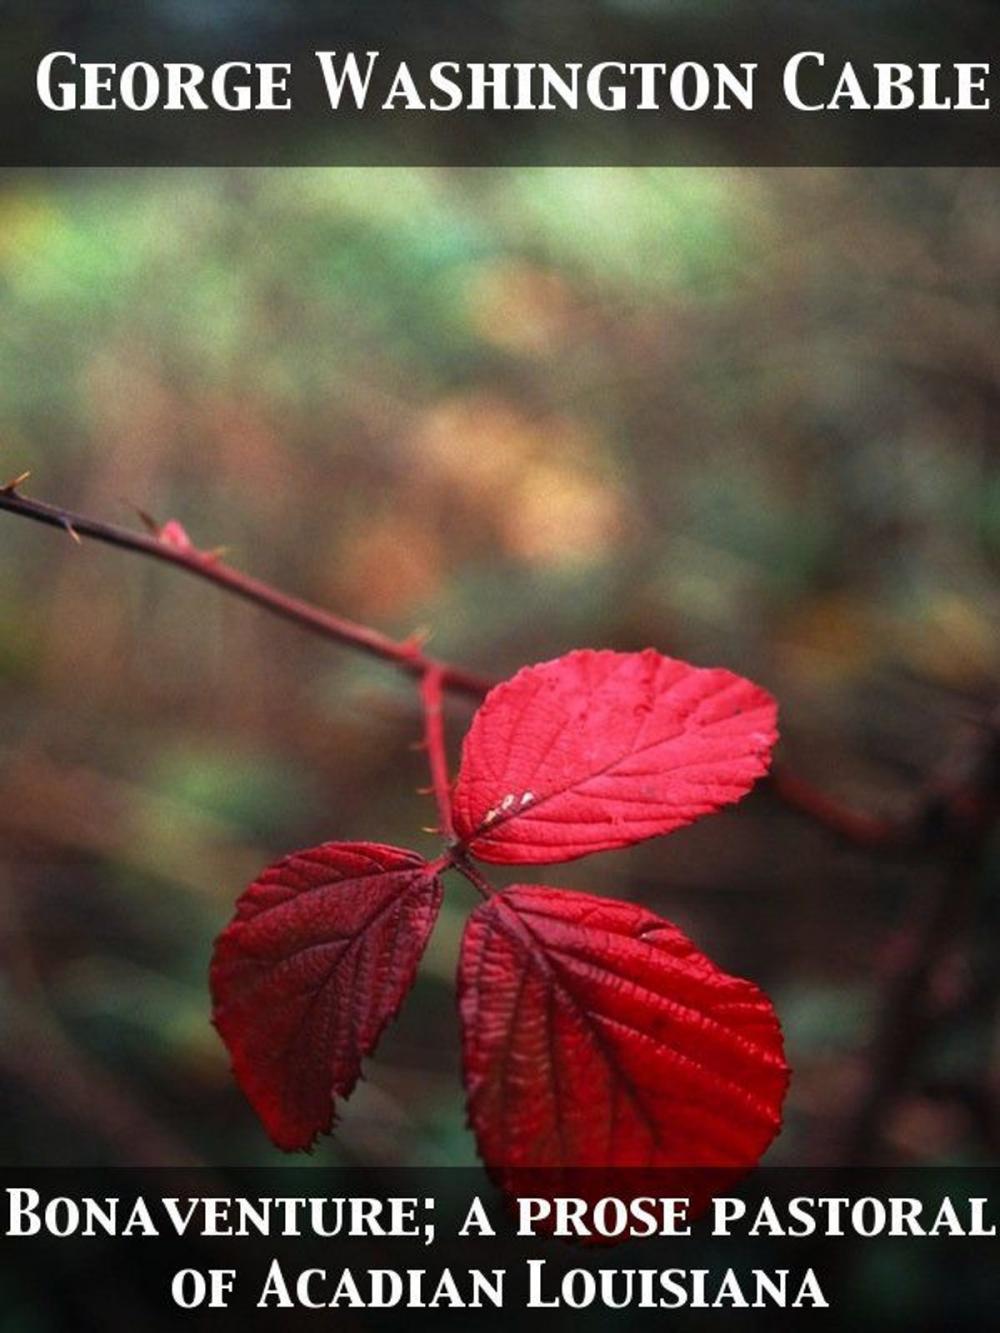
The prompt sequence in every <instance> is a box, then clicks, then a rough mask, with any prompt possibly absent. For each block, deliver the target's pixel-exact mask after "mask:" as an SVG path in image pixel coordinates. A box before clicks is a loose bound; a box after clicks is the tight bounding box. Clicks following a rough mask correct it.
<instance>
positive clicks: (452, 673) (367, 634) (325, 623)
mask: <svg viewBox="0 0 1000 1333" xmlns="http://www.w3.org/2000/svg"><path fill="white" fill-rule="evenodd" d="M28 475H29V474H28V473H23V474H22V475H21V476H20V477H16V478H15V479H14V480H13V481H10V482H8V483H7V485H6V486H3V487H0V510H7V511H8V512H9V513H11V514H19V515H20V516H21V517H22V518H28V519H32V520H33V521H34V522H36V523H44V524H47V525H48V526H49V527H53V528H59V529H61V530H62V531H63V532H66V533H68V534H69V535H70V536H71V537H73V538H74V539H75V540H76V541H79V540H80V539H81V538H83V537H88V538H90V539H92V540H93V541H98V542H103V543H105V545H108V546H116V547H118V548H119V549H121V550H126V551H134V552H136V553H138V554H139V555H146V556H150V557H151V558H152V559H154V560H159V561H162V562H163V563H165V564H168V565H175V566H176V567H177V568H179V569H183V570H185V571H186V572H187V573H188V574H193V575H195V576H196V577H197V578H200V579H204V580H205V581H206V582H208V583H214V584H215V586H216V587H218V588H222V589H224V590H225V591H226V592H231V593H234V594H235V595H236V596H237V597H242V598H243V599H244V600H245V601H248V602H253V603H254V604H255V605H257V606H261V607H263V608H264V609H265V610H267V611H272V612H273V613H274V614H275V615H278V616H281V617H282V618H283V619H285V620H290V621H292V622H293V623H294V624H297V625H300V626H301V627H302V628H304V629H308V630H312V631H313V632H314V633H316V634H320V635H322V636H323V637H324V638H326V639H331V640H333V641H334V642H335V643H342V644H346V645H347V646H349V647H352V648H358V649H360V650H361V651H362V652H366V653H369V654H370V655H372V656H374V657H378V658H381V659H382V660H383V661H387V662H392V663H393V664H395V665H396V666H398V667H400V668H401V669H402V670H403V671H406V672H408V673H409V674H410V675H411V676H415V677H417V678H418V679H419V680H426V679H427V677H428V676H429V675H433V677H434V679H435V681H436V683H437V686H436V687H437V689H438V690H439V692H440V690H449V691H451V692H452V693H456V694H464V695H466V696H469V697H471V698H474V699H481V698H482V697H483V695H485V694H486V693H487V691H488V690H490V689H491V688H492V686H493V684H494V682H493V681H492V680H490V679H488V678H487V677H485V676H479V675H475V674H474V673H472V672H469V671H465V670H464V669H463V668H461V667H456V666H451V665H450V664H449V663H447V662H441V661H438V660H437V659H436V658H433V657H429V656H427V655H426V654H425V653H423V651H422V649H421V644H420V642H419V640H417V639H416V638H411V639H406V640H396V639H390V638H389V637H388V636H387V635H385V634H380V633H379V632H378V630H374V629H370V628H369V627H368V626H367V625H359V624H357V623H356V622H355V621H352V620H347V619H345V618H344V617H342V616H335V615H332V614H331V613H330V612H328V611H323V610H321V609H320V608H319V607H317V606H313V605H311V603H309V602H304V601H301V600H300V599H299V598H297V597H290V596H288V595H287V594H286V593H283V592H281V591H280V590H279V589H277V588H274V587H272V586H271V585H270V584H268V583H264V582H263V581H262V580H261V579H255V578H252V577H250V575H248V574H242V573H240V571H239V570H237V569H234V568H233V567H232V566H231V565H228V564H226V563H225V562H224V561H223V560H222V559H221V558H220V555H219V553H218V552H216V551H201V550H199V549H198V548H197V547H195V546H194V545H193V544H192V543H191V541H190V539H189V538H188V536H187V533H186V532H185V531H184V529H183V528H182V527H181V525H180V524H179V523H177V522H170V523H166V524H164V525H163V526H162V527H160V526H158V525H157V524H155V523H153V522H152V521H151V520H149V519H145V522H146V525H147V527H148V528H150V532H148V533H143V532H137V531H134V530H132V529H129V528H123V527H119V526H117V525H115V524H111V523H102V522H99V521H97V520H95V519H91V518H87V517H86V516H85V515H83V514H75V513H73V512H71V511H70V510H68V509H62V508H59V507H57V506H56V505H50V504H44V503H43V502H42V501H40V500H29V499H28V498H27V497H26V496H23V495H21V494H19V492H18V487H19V486H20V485H21V484H22V482H24V481H25V479H26V478H27V476H28ZM771 777H772V781H773V790H774V791H775V792H776V794H777V795H778V796H779V797H780V799H781V800H782V801H783V802H784V803H785V805H787V806H788V807H789V808H791V809H793V810H796V811H798V812H799V813H800V814H802V815H805V816H806V817H807V818H809V819H811V820H812V821H813V822H815V823H818V824H820V825H822V826H823V827H824V828H826V829H828V830H830V831H831V832H832V833H834V834H836V835H837V836H838V837H840V838H843V839H845V840H846V841H848V842H850V843H853V844H855V845H857V846H862V847H885V848H888V849H892V848H895V847H897V846H899V845H901V844H905V843H906V842H907V841H908V836H909V833H910V831H911V826H910V824H909V822H908V821H904V822H899V823H896V822H893V821H890V820H883V819H879V818H877V817H874V816H871V815H867V814H862V813H858V812H856V811H853V810H850V809H847V808H845V807H843V806H841V805H840V804H839V803H838V802H836V801H834V800H832V799H831V798H830V797H829V796H826V795H824V794H823V793H821V792H818V791H816V790H815V789H814V788H813V787H811V786H810V785H809V784H808V783H806V782H805V781H804V780H803V779H801V778H798V777H796V776H794V775H793V774H791V773H789V772H788V771H787V770H786V769H784V768H780V767H776V768H775V769H774V770H772V774H771ZM437 781H438V779H437V778H435V782H436V783H437ZM438 803H439V806H440V795H438Z"/></svg>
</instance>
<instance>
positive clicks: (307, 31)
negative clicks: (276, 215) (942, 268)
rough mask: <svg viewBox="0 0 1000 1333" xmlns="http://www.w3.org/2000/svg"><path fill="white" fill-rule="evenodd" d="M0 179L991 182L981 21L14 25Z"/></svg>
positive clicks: (168, 17) (992, 77)
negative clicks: (398, 172) (870, 172)
mask: <svg viewBox="0 0 1000 1333" xmlns="http://www.w3.org/2000/svg"><path fill="white" fill-rule="evenodd" d="M2 12H3V19H2V22H3V40H2V45H0V98H2V101H3V106H2V114H0V165H3V166H7V167H22V166H83V167H85V166H132V165H148V166H167V165H178V166H181V165H191V166H198V165H205V166H208V165H284V164H329V165H365V164H371V165H389V164H401V165H439V164H440V165H452V166H492V165H503V164H535V163H537V164H564V165H588V164H589V165H593V164H636V165H670V164H689V165H691V164H703V165H719V166H721V165H759V166H764V165H775V166H797V165H830V166H840V165H844V166H846V165H870V166H889V165H896V166H900V165H914V166H916V165H923V166H930V165H983V166H985V165H995V164H1000V16H998V15H997V13H996V11H995V9H994V8H993V7H992V6H990V5H986V4H983V3H969V2H968V0H963V2H960V3H951V4H943V3H942V4H934V5H932V4H927V3H920V4H918V3H901V2H894V0H869V2H868V3H860V2H855V0H842V2H841V3H839V4H837V5H829V4H820V3H813V2H812V0H754V3H746V2H744V0H699V2H698V3H694V2H693V0H575V3H569V2H568V0H552V3H546V4H545V5H538V4H527V3H524V2H523V0H500V2H498V3H491V4H486V3H470V2H469V0H464V2H463V3H457V2H455V0H424V2H423V3H415V2H414V0H389V2H388V3H380V4H370V5H358V4H355V3H348V2H346V0H341V2H337V3H330V4H308V3H306V2H305V0H292V2H291V3H285V4H282V5H280V6H275V5H265V4H263V3H260V2H259V0H248V2H247V3H244V4H239V5H237V4H232V3H226V4H217V5H211V6H206V5H204V4H202V3H198V0H144V2H143V3H131V4H97V3H91V4H87V3H74V0H50V2H49V3H44V2H42V3H38V2H37V0H36V3H33V4H27V3H24V2H23V0H19V2H18V3H14V4H6V5H3V7H2Z"/></svg>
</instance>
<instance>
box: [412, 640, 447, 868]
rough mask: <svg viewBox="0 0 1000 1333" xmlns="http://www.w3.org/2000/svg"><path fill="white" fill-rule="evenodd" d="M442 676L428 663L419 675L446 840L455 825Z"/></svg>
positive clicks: (433, 779)
mask: <svg viewBox="0 0 1000 1333" xmlns="http://www.w3.org/2000/svg"><path fill="white" fill-rule="evenodd" d="M443 680H444V672H443V670H442V668H441V667H440V666H432V667H429V668H428V669H427V670H426V671H425V672H424V674H423V675H422V676H421V678H420V701H421V703H422V704H423V709H424V742H425V745H426V748H427V762H428V764H429V765H430V770H431V784H432V789H433V792H434V800H435V802H436V804H437V812H438V823H439V826H440V832H441V836H442V837H443V838H444V840H445V841H446V842H451V840H452V839H453V838H454V836H455V828H454V825H453V824H452V819H451V780H450V778H449V777H448V754H447V751H446V749H445V741H444V714H443V705H444V699H443V692H442V683H443Z"/></svg>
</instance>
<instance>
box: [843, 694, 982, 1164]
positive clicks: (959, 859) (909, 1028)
mask: <svg viewBox="0 0 1000 1333" xmlns="http://www.w3.org/2000/svg"><path fill="white" fill-rule="evenodd" d="M998 819H1000V710H998V711H996V712H995V713H994V714H993V716H992V718H989V719H987V722H986V726H985V727H984V728H983V729H982V730H981V731H980V732H979V733H978V734H977V735H975V736H974V737H972V738H971V740H969V741H968V742H967V743H966V744H965V745H964V746H962V747H961V748H960V749H959V750H958V751H957V752H956V754H955V756H954V758H953V761H952V764H951V768H950V771H949V772H947V773H946V774H945V776H944V777H943V778H942V779H941V780H940V781H939V782H938V783H937V784H936V785H935V786H934V787H932V788H931V790H930V791H929V793H928V796H927V798H926V800H925V802H924V804H923V806H922V808H921V810H920V813H919V819H918V821H917V822H916V824H915V830H914V831H915V836H916V837H917V838H918V839H919V840H920V843H921V844H922V846H923V847H924V848H925V849H926V851H927V852H928V853H930V854H932V855H933V857H934V860H935V861H936V862H937V870H936V876H937V878H936V880H935V881H934V883H933V884H932V885H931V886H930V889H929V891H928V892H927V893H926V894H923V895H921V896H920V897H919V898H918V899H917V901H916V902H915V903H914V904H913V905H912V907H911V909H910V916H909V918H908V919H907V920H906V921H905V922H904V923H903V926H902V927H901V929H900V931H899V934H898V936H897V938H896V940H895V941H894V947H893V948H892V949H891V951H890V954H889V958H888V964H887V967H886V975H885V978H884V980H883V984H882V995H881V999H880V1003H879V1008H878V1017H877V1020H876V1027H875V1033H874V1037H873V1040H872V1043H871V1046H870V1049H869V1052H868V1059H867V1062H866V1067H865V1074H864V1078H863V1079H862V1082H861V1086H860V1088H859V1091H858V1096H857V1099H856V1103H855V1107H854V1110H853V1112H852V1114H851V1115H850V1116H849V1118H848V1122H847V1126H846V1140H845V1143H844V1145H843V1150H842V1153H841V1155H840V1159H839V1160H840V1161H841V1162H846V1163H847V1164H849V1165H855V1166H864V1165H870V1164H873V1163H875V1162H877V1161H878V1159H879V1154H880V1151H881V1147H882V1141H883V1136H884V1131H885V1128H886V1124H887V1122H888V1121H889V1119H890V1117H891V1115H892V1112H893V1111H894V1109H895V1107H896V1105H897V1104H898V1101H899V1098H900V1096H901V1094H902V1093H903V1091H904V1089H905V1082H906V1078H907V1076H908V1075H909V1074H910V1073H911V1072H912V1070H913V1068H914V1066H915V1065H916V1063H917V1061H918V1060H919V1058H920V1056H921V1054H922V1053H923V1051H924V1049H925V1048H926V1045H927V1040H928V1037H929V1035H930V1032H931V1028H932V1025H933V1008H934V1006H933V1002H932V1001H933V990H934V984H933V983H934V977H935V974H936V973H937V970H938V966H939V964H940V963H941V961H942V960H944V959H947V958H948V957H949V956H951V955H952V954H953V952H954V950H955V949H956V948H957V947H958V946H959V945H960V944H961V942H962V940H963V938H964V937H965V936H966V935H967V933H968V931H969V929H970V927H971V924H972V920H973V912H974V908H975V904H976V891H977V888H978V886H979V880H980V877H981V875H982V873H983V871H982V867H983V858H984V856H985V855H986V854H987V849H988V845H989V842H990V839H991V838H992V835H993V831H994V829H995V827H996V824H997V821H998ZM995 1114H996V1112H995V1108H993V1109H992V1111H991V1115H992V1118H995ZM993 1132H994V1133H996V1132H997V1129H996V1126H995V1125H994V1127H993Z"/></svg>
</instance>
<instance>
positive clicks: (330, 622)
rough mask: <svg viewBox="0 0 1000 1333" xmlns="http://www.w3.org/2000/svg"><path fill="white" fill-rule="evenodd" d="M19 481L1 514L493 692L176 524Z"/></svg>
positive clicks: (416, 646) (477, 693)
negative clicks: (100, 510) (276, 582)
mask: <svg viewBox="0 0 1000 1333" xmlns="http://www.w3.org/2000/svg"><path fill="white" fill-rule="evenodd" d="M18 481H20V478H19V479H18ZM18 481H15V482H12V483H10V484H8V485H7V486H6V487H2V488H0V510H3V509H5V510H7V511H8V512H9V513H12V514H20V515H21V517H22V518H29V519H32V520H33V521H34V522H36V523H45V524H47V525H48V526H49V527H53V528H60V529H61V530H62V531H63V532H66V533H68V534H69V535H70V536H71V537H74V538H77V539H79V538H82V537H89V538H91V539H92V540H93V541H98V542H104V543H105V544H106V545H108V546H117V547H119V548H120V549H122V550H126V551H135V552H136V553H138V554H140V555H147V556H150V557H151V558H152V559H154V560H160V561H162V562H164V563H165V564H168V565H175V566H177V568H179V569H183V570H186V571H187V573H189V574H194V575H195V576H196V577H197V578H200V579H205V580H206V582H208V583H214V584H215V585H216V587H219V588H224V589H225V590H226V591H227V592H231V593H235V595H236V596H237V597H242V598H243V600H244V601H247V602H253V603H255V604H256V605H257V606H262V607H264V608H265V609H266V610H268V611H273V612H274V614H275V615H278V616H281V617H282V618H283V619H285V620H290V621H292V622H293V623H295V624H297V625H301V626H302V627H303V628H305V629H310V630H313V631H314V632H315V633H317V634H321V635H322V636H323V637H324V638H327V639H332V640H333V641H334V642H336V643H343V644H347V645H349V646H351V647H354V648H359V649H361V650H362V651H364V652H367V653H369V654H371V655H372V656H374V657H379V658H382V660H383V661H386V662H392V663H394V664H395V665H396V666H398V667H400V668H402V670H404V671H407V672H409V673H410V675H412V676H417V677H423V676H424V675H425V674H426V673H427V672H428V671H431V670H432V669H433V670H436V671H438V672H439V675H440V682H441V685H442V686H444V687H445V688H447V689H449V690H452V691H454V692H455V693H458V694H465V695H470V696H471V697H473V698H476V699H479V698H482V696H483V695H484V694H485V693H486V692H487V690H489V689H490V688H491V687H492V684H493V682H492V681H490V680H487V679H486V678H485V677H483V676H477V675H474V674H473V673H472V672H469V671H464V670H462V669H461V668H460V667H453V666H448V665H447V664H445V663H443V662H438V661H437V660H436V659H435V658H433V657H429V656H427V655H426V654H424V653H423V652H422V651H421V646H420V643H419V642H418V641H417V640H416V639H406V640H396V639H390V638H389V637H388V636H387V635H385V634H380V633H379V632H378V630H374V629H370V628H369V627H368V626H367V625H359V624H357V623H356V622H355V621H352V620H347V619H345V618H344V617H343V616H335V615H333V614H332V613H331V612H329V611H324V610H322V609H321V608H319V607H317V606H313V605H311V604H310V603H309V602H304V601H302V600H300V599H299V598H297V597H291V596H289V595H288V594H287V593H283V592H280V591H279V590H278V589H277V588H274V587H272V586H271V585H270V584H268V583H264V582H263V580H261V579H255V578H252V577H251V576H250V575H249V574H243V573H241V572H240V571H239V570H237V569H234V568H233V567H232V566H231V565H227V564H226V563H225V562H224V561H222V560H221V559H220V558H219V556H218V555H217V554H215V553H213V552H210V551H200V550H198V549H197V548H196V547H194V546H192V545H191V543H190V542H189V541H187V540H186V538H185V537H184V534H183V530H181V529H179V528H178V525H176V524H168V525H166V527H165V528H162V529H158V530H156V531H154V532H151V533H148V534H147V533H144V532H137V531H134V530H132V529H130V528H123V527H118V526H117V525H116V524H112V523H101V522H98V521H97V520H95V519H91V518H86V517H85V516H84V515H83V514H75V513H72V512H71V511H70V510H68V509H61V508H58V507H57V506H55V505H49V504H43V503H42V501H40V500H29V499H28V498H27V497H26V496H23V495H20V494H18V492H17V485H18ZM164 532H166V533H168V534H169V535H168V536H166V537H164V536H163V535H162V534H163V533H164Z"/></svg>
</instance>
